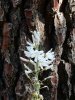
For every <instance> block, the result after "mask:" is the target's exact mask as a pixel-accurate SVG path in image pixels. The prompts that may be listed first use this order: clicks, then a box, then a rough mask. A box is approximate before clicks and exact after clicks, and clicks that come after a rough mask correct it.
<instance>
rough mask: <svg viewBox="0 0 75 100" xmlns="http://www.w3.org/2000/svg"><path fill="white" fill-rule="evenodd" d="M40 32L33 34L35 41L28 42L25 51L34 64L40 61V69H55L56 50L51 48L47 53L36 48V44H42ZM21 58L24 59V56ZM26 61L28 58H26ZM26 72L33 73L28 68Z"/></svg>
mask: <svg viewBox="0 0 75 100" xmlns="http://www.w3.org/2000/svg"><path fill="white" fill-rule="evenodd" d="M39 34H40V33H39V32H35V31H34V34H33V35H32V39H33V42H27V46H26V49H27V50H26V51H24V54H25V56H26V57H27V58H28V59H29V61H32V62H33V64H34V65H36V63H38V66H39V68H40V69H42V70H43V69H45V70H47V69H52V70H53V61H54V59H55V56H54V52H52V50H49V51H48V52H47V53H45V52H44V51H43V50H38V48H36V45H40V35H39ZM20 58H21V60H24V58H22V57H20ZM25 61H26V60H25ZM24 66H25V68H27V65H26V64H24ZM25 72H26V73H32V71H31V69H29V68H27V71H25Z"/></svg>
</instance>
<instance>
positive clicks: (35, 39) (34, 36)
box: [32, 31, 40, 45]
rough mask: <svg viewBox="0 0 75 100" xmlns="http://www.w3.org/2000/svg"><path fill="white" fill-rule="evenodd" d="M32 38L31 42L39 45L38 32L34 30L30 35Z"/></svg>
mask: <svg viewBox="0 0 75 100" xmlns="http://www.w3.org/2000/svg"><path fill="white" fill-rule="evenodd" d="M32 39H33V44H35V45H39V43H40V32H39V31H34V32H33V35H32Z"/></svg>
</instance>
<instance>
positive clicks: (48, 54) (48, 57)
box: [45, 50, 55, 61]
mask: <svg viewBox="0 0 75 100" xmlns="http://www.w3.org/2000/svg"><path fill="white" fill-rule="evenodd" d="M45 58H46V59H47V60H51V61H53V60H54V59H55V57H54V52H52V50H49V51H48V52H47V53H46V57H45Z"/></svg>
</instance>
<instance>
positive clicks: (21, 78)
mask: <svg viewBox="0 0 75 100" xmlns="http://www.w3.org/2000/svg"><path fill="white" fill-rule="evenodd" d="M36 29H37V30H39V31H40V33H41V41H42V45H43V48H44V51H45V52H46V51H48V50H50V49H51V48H52V49H53V51H54V52H55V55H56V58H55V59H56V62H55V66H56V67H57V72H56V74H55V73H54V74H53V75H54V78H53V79H51V80H50V79H49V80H48V81H46V82H44V85H47V86H48V87H49V90H48V89H41V90H40V93H41V94H42V95H43V97H44V100H75V0H0V100H31V95H30V93H28V92H27V91H26V87H27V88H28V87H30V88H32V86H31V82H30V80H29V79H28V78H27V77H26V76H25V74H24V69H23V64H22V62H21V61H20V57H24V49H25V46H26V41H27V40H29V39H30V40H31V41H32V37H31V35H32V33H31V31H34V30H36ZM47 74H51V72H50V71H49V72H43V73H42V76H43V77H41V76H39V77H40V79H41V78H42V79H41V80H43V78H44V77H46V76H47ZM56 76H58V79H56V78H57V77H56ZM57 80H58V82H57ZM53 82H54V84H55V85H53V84H52V83H53Z"/></svg>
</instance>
